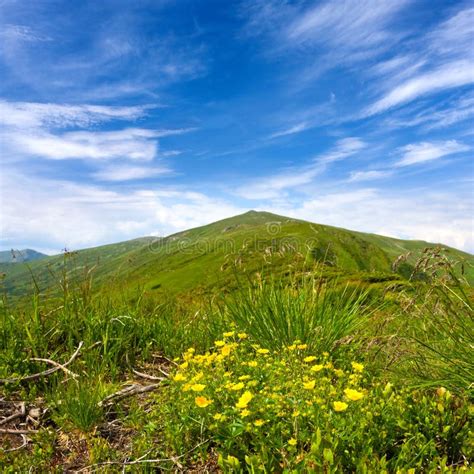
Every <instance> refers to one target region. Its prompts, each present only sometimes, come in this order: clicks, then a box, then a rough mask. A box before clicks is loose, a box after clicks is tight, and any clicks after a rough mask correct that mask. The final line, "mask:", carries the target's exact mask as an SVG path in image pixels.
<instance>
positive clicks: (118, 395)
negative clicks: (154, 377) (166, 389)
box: [99, 383, 161, 406]
mask: <svg viewBox="0 0 474 474" xmlns="http://www.w3.org/2000/svg"><path fill="white" fill-rule="evenodd" d="M159 386H161V383H154V384H151V385H139V384H133V385H129V386H128V387H125V388H123V389H122V390H119V391H118V392H115V393H112V394H111V395H108V396H107V397H105V398H104V399H103V400H102V401H100V402H99V406H104V405H106V404H109V402H112V400H113V401H114V402H115V401H118V400H122V399H124V398H127V397H131V396H132V395H138V394H140V393H145V392H151V391H152V390H156V389H157V388H158V387H159Z"/></svg>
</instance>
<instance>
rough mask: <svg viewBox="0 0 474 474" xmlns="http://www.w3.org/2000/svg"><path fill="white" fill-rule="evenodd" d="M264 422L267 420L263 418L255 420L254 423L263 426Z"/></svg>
mask: <svg viewBox="0 0 474 474" xmlns="http://www.w3.org/2000/svg"><path fill="white" fill-rule="evenodd" d="M263 424H265V421H263V420H261V419H259V420H255V423H254V425H255V426H262V425H263Z"/></svg>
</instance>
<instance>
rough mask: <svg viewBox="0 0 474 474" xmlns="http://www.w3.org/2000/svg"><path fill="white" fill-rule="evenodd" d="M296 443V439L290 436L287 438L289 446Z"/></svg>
mask: <svg viewBox="0 0 474 474" xmlns="http://www.w3.org/2000/svg"><path fill="white" fill-rule="evenodd" d="M296 443H297V441H296V439H295V438H290V439H289V440H288V444H289V445H290V446H296Z"/></svg>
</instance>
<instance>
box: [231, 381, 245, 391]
mask: <svg viewBox="0 0 474 474" xmlns="http://www.w3.org/2000/svg"><path fill="white" fill-rule="evenodd" d="M244 387H245V385H244V383H243V382H239V383H234V384H232V386H231V387H230V389H231V390H242V389H243V388H244Z"/></svg>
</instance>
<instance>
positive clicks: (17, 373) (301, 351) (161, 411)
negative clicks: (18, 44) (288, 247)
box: [0, 255, 474, 473]
mask: <svg viewBox="0 0 474 474" xmlns="http://www.w3.org/2000/svg"><path fill="white" fill-rule="evenodd" d="M64 258H65V259H67V258H68V257H67V256H65V257H64ZM436 258H437V259H438V262H437V263H435V262H433V261H431V264H430V265H425V268H431V269H433V270H432V271H431V273H430V274H428V273H426V278H425V279H424V280H423V281H418V282H407V284H406V285H405V286H404V287H403V288H402V289H400V288H399V287H397V286H395V287H390V282H388V283H387V286H386V288H385V291H381V289H380V284H379V285H378V286H376V287H371V286H370V285H369V286H367V285H365V286H363V285H361V284H358V283H354V282H351V281H347V280H344V279H341V278H340V277H338V276H335V277H334V278H332V279H328V278H327V277H324V278H323V275H324V271H323V269H322V266H321V265H319V264H317V263H315V264H314V266H313V268H312V271H305V272H299V273H298V272H295V273H294V274H291V275H290V276H289V277H288V278H287V279H286V280H285V281H284V282H283V281H282V280H281V279H275V278H273V277H272V276H271V274H270V273H268V275H267V277H262V275H261V274H257V275H256V276H255V275H253V276H252V277H250V276H248V277H247V278H244V277H243V275H242V273H241V274H240V275H238V274H236V278H237V279H239V280H238V285H237V286H238V288H239V289H238V290H237V291H232V292H228V293H226V294H222V296H221V297H218V298H217V297H215V296H213V297H210V298H206V297H202V298H201V299H200V300H193V302H192V303H190V302H189V299H186V300H180V299H179V298H176V297H173V296H169V297H167V298H165V297H163V296H161V297H160V298H158V299H157V297H156V295H154V294H153V293H151V294H150V292H148V293H147V292H145V291H141V292H140V291H138V292H135V293H133V292H132V293H127V292H123V293H121V294H119V293H115V294H113V295H111V294H107V293H105V292H103V291H94V284H93V272H83V273H81V275H82V276H81V278H74V279H70V280H68V275H69V273H68V272H64V273H63V274H62V276H61V278H59V279H58V288H57V291H56V292H55V293H52V294H50V295H49V296H47V297H44V296H43V295H42V294H41V293H40V292H39V291H33V294H32V295H31V296H30V298H29V299H28V301H27V302H26V301H23V304H22V305H19V304H11V303H9V301H8V299H7V298H4V300H3V304H2V307H1V326H0V328H1V329H0V344H1V351H0V379H1V380H0V384H1V391H2V399H1V401H0V413H1V415H2V419H0V437H1V445H2V448H1V452H0V467H1V469H2V472H26V471H28V472H64V470H69V471H72V472H123V470H125V471H126V472H128V471H129V472H137V471H138V472H148V471H155V470H171V471H186V472H218V471H222V472H341V471H346V472H407V473H408V472H410V473H413V472H434V471H436V472H438V471H439V472H445V471H459V470H461V471H462V470H465V471H469V470H471V469H472V460H473V459H472V457H473V432H472V415H473V413H474V412H473V405H472V402H473V398H474V397H473V395H474V390H473V374H474V363H473V359H472V348H473V341H474V323H473V313H472V305H471V300H472V298H471V295H470V294H469V292H470V291H471V290H470V287H469V286H468V285H467V284H465V283H464V282H462V281H461V280H460V279H459V278H458V277H457V276H456V274H455V273H454V272H453V271H452V270H451V267H450V265H449V264H448V263H446V262H447V261H446V260H443V259H442V257H441V256H440V255H438V256H437V257H436V256H432V260H433V259H436ZM425 263H426V262H425ZM440 269H441V270H440Z"/></svg>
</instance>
